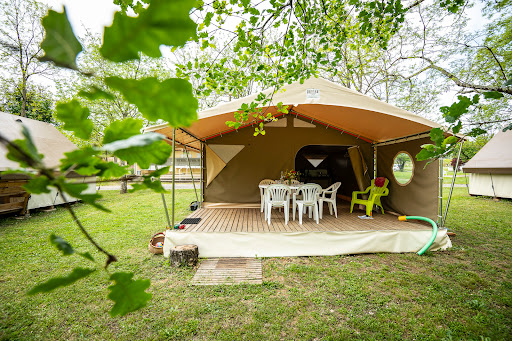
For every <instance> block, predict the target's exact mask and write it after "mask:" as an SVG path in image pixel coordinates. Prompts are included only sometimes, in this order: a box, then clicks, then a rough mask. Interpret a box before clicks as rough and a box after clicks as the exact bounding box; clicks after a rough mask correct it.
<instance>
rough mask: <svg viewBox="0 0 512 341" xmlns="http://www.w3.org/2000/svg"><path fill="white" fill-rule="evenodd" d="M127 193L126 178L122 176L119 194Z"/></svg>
mask: <svg viewBox="0 0 512 341" xmlns="http://www.w3.org/2000/svg"><path fill="white" fill-rule="evenodd" d="M127 192H128V178H127V176H126V175H123V178H122V180H121V191H120V192H119V193H121V194H125V193H127Z"/></svg>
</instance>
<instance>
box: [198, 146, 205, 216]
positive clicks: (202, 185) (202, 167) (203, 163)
mask: <svg viewBox="0 0 512 341" xmlns="http://www.w3.org/2000/svg"><path fill="white" fill-rule="evenodd" d="M204 156H205V151H204V142H201V186H200V187H201V205H200V206H199V207H203V201H204V178H205V172H204V165H205V157H204Z"/></svg>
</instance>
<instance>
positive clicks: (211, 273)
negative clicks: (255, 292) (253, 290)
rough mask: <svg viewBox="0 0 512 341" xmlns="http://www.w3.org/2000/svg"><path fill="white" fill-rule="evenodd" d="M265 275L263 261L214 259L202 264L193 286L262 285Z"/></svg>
mask: <svg viewBox="0 0 512 341" xmlns="http://www.w3.org/2000/svg"><path fill="white" fill-rule="evenodd" d="M262 282H263V273H262V266H261V259H256V258H212V259H207V260H204V261H203V262H201V265H200V266H199V269H198V270H197V272H196V274H195V275H194V278H193V279H192V284H193V285H221V284H224V285H231V284H240V283H248V284H261V283H262Z"/></svg>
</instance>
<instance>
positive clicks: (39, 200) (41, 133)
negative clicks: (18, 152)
mask: <svg viewBox="0 0 512 341" xmlns="http://www.w3.org/2000/svg"><path fill="white" fill-rule="evenodd" d="M22 124H23V125H24V126H25V127H27V128H28V130H29V132H30V134H31V136H32V139H33V140H34V143H35V145H36V147H37V149H38V151H39V153H41V154H43V155H44V158H43V162H44V163H45V165H46V166H47V167H49V168H53V167H56V166H57V165H58V164H59V160H60V159H61V158H63V157H64V153H65V152H69V151H72V150H74V149H76V146H75V145H74V144H73V143H71V141H69V140H68V139H67V138H66V136H64V135H63V134H62V133H61V132H60V131H58V130H57V129H56V128H55V127H54V126H53V125H51V124H49V123H45V122H40V121H36V120H32V119H29V118H26V117H20V116H16V115H11V114H6V113H2V112H0V134H2V136H4V137H6V138H7V139H9V140H11V141H12V140H15V139H21V138H23V136H22V134H21V127H22ZM17 168H19V165H18V164H17V163H16V162H14V161H11V160H9V159H7V150H6V148H4V147H3V146H1V147H0V182H3V183H4V184H7V183H8V182H13V181H16V180H24V179H26V177H24V176H21V175H15V174H2V172H3V171H6V170H10V169H17ZM69 177H71V178H73V179H74V181H77V182H91V181H92V182H93V181H94V179H95V178H94V177H92V178H86V177H83V176H79V175H78V174H70V175H69ZM95 192H96V189H95V184H94V183H92V184H90V185H89V189H88V190H87V193H95ZM68 200H69V201H76V199H75V198H68ZM63 202H64V201H63V199H62V197H61V196H60V195H58V194H57V192H56V190H55V189H53V190H52V191H51V192H50V193H43V194H37V195H34V194H33V195H31V196H30V199H29V201H28V207H27V208H28V209H33V208H39V207H47V206H52V205H58V204H62V203H63Z"/></svg>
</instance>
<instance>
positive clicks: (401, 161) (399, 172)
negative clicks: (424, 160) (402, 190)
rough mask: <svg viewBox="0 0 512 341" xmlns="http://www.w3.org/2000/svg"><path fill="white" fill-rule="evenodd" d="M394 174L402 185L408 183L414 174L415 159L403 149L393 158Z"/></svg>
mask: <svg viewBox="0 0 512 341" xmlns="http://www.w3.org/2000/svg"><path fill="white" fill-rule="evenodd" d="M392 171H393V176H394V177H395V180H396V182H398V184H399V185H401V186H406V185H408V184H409V183H410V182H411V180H412V177H413V175H414V161H413V159H412V156H411V154H409V153H407V152H404V151H401V152H398V154H396V156H395V158H394V159H393V169H392Z"/></svg>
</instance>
